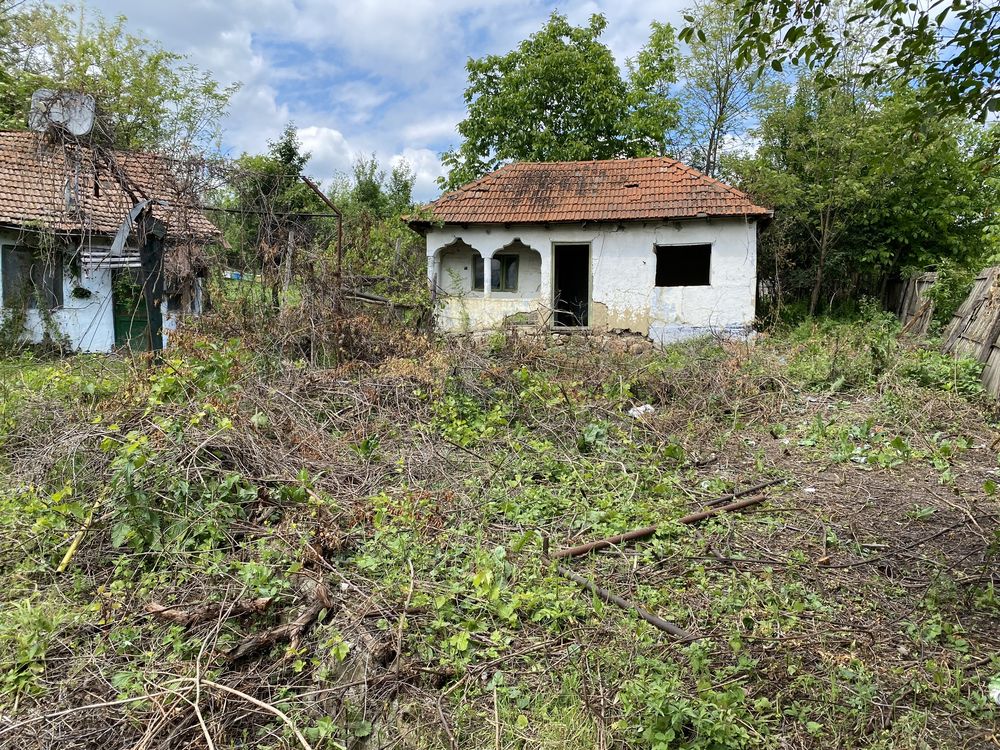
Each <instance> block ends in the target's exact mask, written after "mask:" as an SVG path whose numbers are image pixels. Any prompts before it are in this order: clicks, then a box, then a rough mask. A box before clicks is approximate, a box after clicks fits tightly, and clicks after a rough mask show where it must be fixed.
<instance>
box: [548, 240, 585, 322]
mask: <svg viewBox="0 0 1000 750" xmlns="http://www.w3.org/2000/svg"><path fill="white" fill-rule="evenodd" d="M552 308H553V309H554V310H555V324H556V325H557V326H560V327H579V326H587V325H590V245H555V246H554V247H553V289H552Z"/></svg>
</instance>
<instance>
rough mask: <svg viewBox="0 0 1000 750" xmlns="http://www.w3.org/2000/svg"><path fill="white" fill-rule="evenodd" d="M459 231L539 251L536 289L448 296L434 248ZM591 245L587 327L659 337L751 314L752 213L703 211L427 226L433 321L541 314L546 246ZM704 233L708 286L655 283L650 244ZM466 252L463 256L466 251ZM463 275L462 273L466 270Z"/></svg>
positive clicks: (546, 295) (493, 243) (481, 247)
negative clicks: (682, 215) (437, 300)
mask: <svg viewBox="0 0 1000 750" xmlns="http://www.w3.org/2000/svg"><path fill="white" fill-rule="evenodd" d="M457 240H461V241H463V242H465V243H467V244H468V245H470V246H471V247H473V248H475V249H476V250H478V251H479V252H480V253H481V254H482V255H483V257H484V258H489V257H491V256H492V255H493V254H494V253H496V252H502V251H504V247H505V246H507V245H509V244H510V243H511V242H513V241H515V240H520V241H521V242H523V243H524V244H525V245H528V246H529V247H531V248H533V249H534V250H537V251H538V252H539V253H540V268H539V271H538V279H537V280H538V285H537V288H538V291H537V292H532V291H526V290H527V289H528V288H529V287H533V284H534V281H532V283H531V284H527V283H522V284H521V285H520V289H519V291H518V292H517V293H515V294H501V293H498V292H492V293H490V292H489V291H488V290H487V291H484V292H472V291H471V281H468V284H469V287H470V288H469V289H463V290H462V291H461V292H459V293H457V294H454V293H452V295H451V296H449V290H450V284H449V285H445V284H443V283H442V279H443V278H445V277H444V276H443V274H444V273H445V269H446V268H451V267H452V266H451V265H450V264H451V261H450V260H449V259H448V256H447V253H445V254H444V256H443V258H442V254H441V253H440V252H439V251H440V250H441V249H442V248H446V247H447V246H448V245H450V244H452V243H454V242H456V241H457ZM560 243H588V244H590V246H591V311H590V320H591V327H594V328H608V329H627V330H632V331H636V332H638V333H641V334H643V335H647V336H649V337H650V338H652V339H653V340H654V341H657V342H661V343H665V342H669V341H672V340H675V339H678V338H683V337H686V336H691V335H697V334H701V333H707V332H710V331H714V330H720V329H722V330H729V331H734V332H736V331H745V330H747V329H748V328H749V326H750V325H751V324H752V322H753V319H754V312H755V298H756V284H757V233H756V226H755V223H754V222H753V221H745V220H744V219H704V220H696V221H684V222H669V223H667V222H648V223H643V222H631V223H626V224H587V225H581V224H571V225H560V224H552V225H549V226H548V227H545V226H540V225H520V226H518V225H512V226H507V227H504V226H485V227H484V226H469V227H461V226H454V225H448V226H445V227H440V228H434V229H431V230H430V231H429V232H428V235H427V254H428V273H429V278H430V279H431V281H432V282H434V281H436V282H437V284H438V288H439V294H440V293H443V295H444V296H443V299H442V301H441V304H440V307H439V311H438V322H439V324H440V325H441V326H442V328H444V329H446V330H462V329H464V328H468V329H472V330H475V329H483V328H490V327H493V326H496V325H499V324H501V323H503V322H504V321H505V319H507V318H508V316H511V315H513V314H515V313H534V314H537V319H538V320H541V321H547V320H548V319H549V317H550V312H551V306H552V246H553V245H554V244H560ZM702 243H710V244H711V245H712V262H711V273H710V284H709V285H708V286H697V287H695V286H692V287H670V288H657V287H656V286H655V274H656V254H655V246H657V245H689V244H702ZM470 262H471V260H470ZM469 276H470V278H471V273H470V274H469Z"/></svg>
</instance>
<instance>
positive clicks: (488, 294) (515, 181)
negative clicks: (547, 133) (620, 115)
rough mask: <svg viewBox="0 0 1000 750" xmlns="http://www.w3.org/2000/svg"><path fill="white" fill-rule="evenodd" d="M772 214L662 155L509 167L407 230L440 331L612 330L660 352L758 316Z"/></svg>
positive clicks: (444, 200)
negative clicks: (763, 239)
mask: <svg viewBox="0 0 1000 750" xmlns="http://www.w3.org/2000/svg"><path fill="white" fill-rule="evenodd" d="M771 216H772V212H771V211H770V210H768V209H766V208H762V207H761V206H757V205H755V204H754V203H753V201H751V200H750V198H748V197H747V196H746V195H745V194H744V193H742V192H740V191H739V190H736V189H735V188H732V187H729V186H728V185H725V184H723V183H721V182H719V181H718V180H715V179H712V178H711V177H708V176H707V175H704V174H702V173H701V172H698V171H697V170H695V169H692V168H691V167H688V166H686V165H684V164H681V163H680V162H678V161H675V160H673V159H668V158H647V159H617V160H609V161H584V162H556V163H524V162H522V163H516V164H511V165H509V166H506V167H503V168H501V169H498V170H497V171H496V172H493V173H491V174H488V175H486V176H485V177H482V178H480V179H478V180H476V181H475V182H471V183H469V184H468V185H466V186H464V187H462V188H460V189H458V190H456V191H454V192H451V193H447V194H446V195H443V196H442V197H440V198H438V199H437V200H436V201H434V202H433V203H431V204H430V205H429V206H428V207H427V211H426V216H424V217H421V218H419V219H413V220H411V222H410V224H411V226H412V227H413V228H414V229H416V230H417V231H419V232H421V233H422V234H424V236H425V237H426V239H427V266H428V275H429V279H430V283H431V285H432V289H433V291H434V293H435V298H436V300H437V303H438V306H437V310H436V316H437V321H438V324H439V325H440V326H441V327H442V328H443V329H445V330H451V331H461V330H481V329H488V328H492V327H495V326H498V325H501V324H504V323H526V324H527V323H530V324H536V325H537V324H541V325H548V326H555V327H584V328H590V329H610V330H614V329H621V330H629V331H635V332H638V333H641V334H643V335H645V336H649V337H650V338H652V339H653V340H654V341H656V342H659V343H664V342H668V341H672V340H676V339H679V338H684V337H687V336H692V335H698V334H701V333H708V332H711V331H728V332H732V333H746V332H748V331H749V328H750V326H751V324H752V323H753V320H754V306H755V299H756V280H757V224H758V222H761V221H766V220H767V219H769V218H770V217H771Z"/></svg>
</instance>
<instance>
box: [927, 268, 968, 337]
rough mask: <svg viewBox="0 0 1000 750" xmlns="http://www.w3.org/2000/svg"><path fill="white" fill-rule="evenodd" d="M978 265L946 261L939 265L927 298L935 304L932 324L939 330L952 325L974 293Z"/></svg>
mask: <svg viewBox="0 0 1000 750" xmlns="http://www.w3.org/2000/svg"><path fill="white" fill-rule="evenodd" d="M978 265H979V264H978V263H971V264H961V263H956V262H954V261H953V260H950V259H945V260H943V261H942V262H941V263H938V265H937V269H936V277H935V279H934V283H933V284H932V285H931V287H930V289H928V290H927V292H926V296H927V298H928V299H929V300H931V302H932V303H933V304H934V312H933V318H932V323H933V324H934V326H935V328H936V329H938V330H942V329H944V327H945V326H947V325H948V324H949V323H951V319H952V317H953V316H954V315H955V312H956V311H957V310H958V308H959V307H960V306H961V304H962V303H963V302H965V298H966V297H968V296H969V292H970V291H972V284H973V282H974V281H975V279H976V274H977V272H978V268H976V266H978Z"/></svg>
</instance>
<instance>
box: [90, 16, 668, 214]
mask: <svg viewBox="0 0 1000 750" xmlns="http://www.w3.org/2000/svg"><path fill="white" fill-rule="evenodd" d="M685 4H686V2H685V0H659V1H658V2H657V1H654V0H617V1H616V2H615V1H613V0H599V1H598V0H571V1H570V2H565V3H561V4H559V5H555V4H552V3H547V2H541V1H540V0H381V1H379V0H337V1H336V2H330V1H325V2H324V1H323V0H258V1H257V2H240V1H239V0H228V1H227V0H156V2H149V0H144V1H143V2H138V3H137V2H135V0H131V1H130V2H125V0H89V1H88V3H87V7H88V8H92V9H95V10H98V11H100V12H101V13H103V14H104V15H106V16H109V17H113V16H118V15H124V16H126V17H127V18H128V26H129V29H130V30H131V31H134V32H141V33H143V34H144V35H146V36H148V37H151V38H153V39H157V40H159V41H160V42H161V43H162V44H163V46H164V47H166V48H167V49H170V50H173V51H175V52H181V53H183V54H186V55H188V57H189V60H190V61H191V62H192V63H194V64H195V65H197V66H198V67H200V68H202V69H203V70H208V71H211V72H212V74H213V75H214V76H215V78H216V79H217V80H218V81H219V82H220V83H223V84H228V83H232V82H239V83H241V84H242V87H241V89H240V91H239V92H238V93H237V94H236V96H235V97H234V98H233V99H232V102H231V105H230V111H229V115H228V117H227V119H226V121H225V122H224V123H223V127H224V129H225V138H224V141H225V143H224V145H225V149H226V150H227V151H228V152H229V153H230V155H232V156H238V155H240V154H241V153H243V152H247V153H261V152H263V151H265V150H266V149H267V142H268V141H269V140H273V139H275V138H276V137H277V136H278V135H280V133H281V131H282V130H283V128H284V126H285V124H286V123H288V122H290V121H291V122H294V123H295V126H296V128H297V130H298V134H299V138H300V139H301V141H302V143H303V145H304V147H305V150H306V151H309V152H310V153H311V154H312V159H311V160H310V162H309V165H308V167H307V169H306V171H307V172H308V173H309V174H310V175H311V176H313V177H315V178H317V179H320V180H329V179H331V178H332V177H334V176H335V175H337V174H338V173H344V172H349V171H350V167H351V164H352V163H353V162H354V160H355V159H356V158H357V157H359V156H367V155H370V154H372V153H374V154H375V155H376V157H377V158H378V160H379V161H380V162H381V163H382V164H383V165H384V166H385V167H387V168H388V167H391V166H392V165H393V164H395V163H396V162H398V161H399V160H401V159H405V160H406V161H408V162H409V163H410V165H411V166H412V167H413V169H414V171H415V172H416V175H417V182H416V189H415V197H416V198H418V199H420V200H428V199H430V198H433V197H435V196H436V195H437V194H438V189H437V186H436V184H435V180H436V178H437V177H438V176H439V175H440V174H441V164H440V159H439V155H440V154H441V152H443V151H445V150H447V149H448V148H449V147H451V146H454V145H457V143H458V135H457V131H456V128H455V126H456V125H457V124H458V122H459V121H460V120H461V119H462V118H463V117H464V114H465V106H464V101H463V93H464V91H465V86H466V76H465V63H466V61H467V60H468V59H469V58H470V57H482V56H483V55H487V54H494V53H504V52H506V51H508V50H510V49H512V48H513V47H515V46H516V45H517V43H518V42H519V41H521V40H522V39H524V38H526V37H527V36H529V35H530V34H532V33H533V32H535V31H537V30H538V29H539V28H540V27H541V26H542V25H543V24H544V23H545V21H546V19H547V18H548V16H549V14H550V13H551V12H552V11H553V10H558V11H559V12H560V13H563V14H565V15H567V16H568V17H569V19H570V21H571V22H572V23H574V24H583V23H586V21H587V19H588V18H589V16H590V15H591V14H592V13H603V14H604V15H605V16H606V17H607V19H608V28H607V29H606V31H605V32H604V36H603V39H604V42H605V43H606V44H607V45H608V46H609V47H610V48H611V50H612V52H614V54H615V56H616V58H617V59H618V62H619V64H621V65H624V62H625V59H626V58H627V57H629V56H632V55H634V54H635V53H636V52H637V51H638V50H639V48H640V47H642V45H643V44H644V43H645V41H646V40H647V38H648V37H649V25H650V23H651V22H652V21H669V22H671V23H673V24H674V26H675V27H677V28H678V29H679V28H680V27H681V26H682V25H683V24H682V22H681V12H680V11H681V8H683V7H684V5H685Z"/></svg>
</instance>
